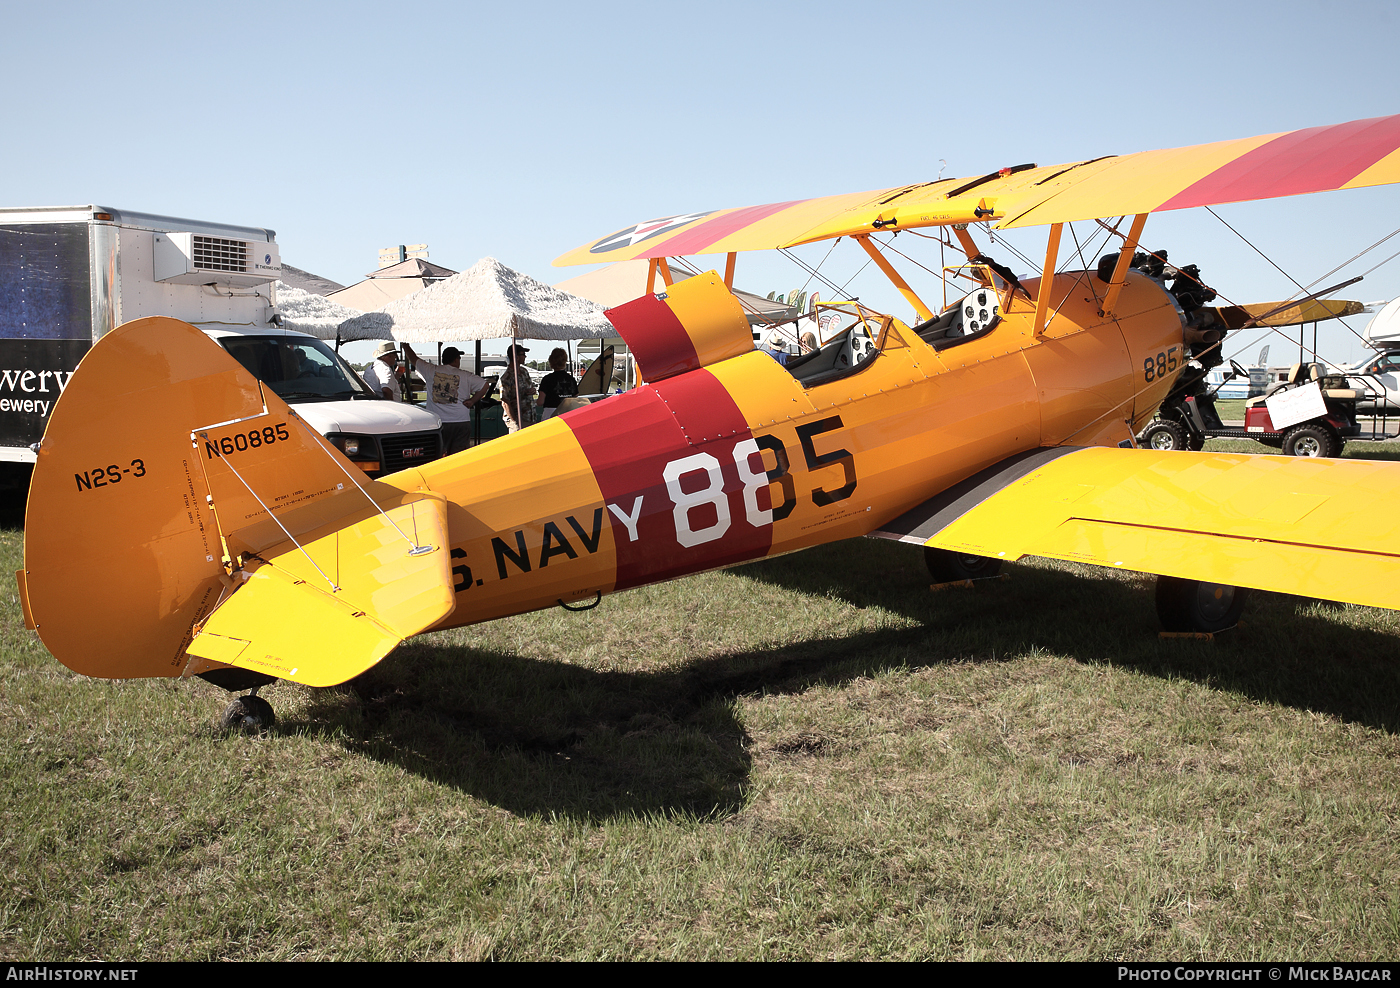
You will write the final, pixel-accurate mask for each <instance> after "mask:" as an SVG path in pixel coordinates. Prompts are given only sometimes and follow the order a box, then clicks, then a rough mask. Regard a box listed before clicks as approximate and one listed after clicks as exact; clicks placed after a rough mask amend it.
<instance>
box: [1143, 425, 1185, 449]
mask: <svg viewBox="0 0 1400 988" xmlns="http://www.w3.org/2000/svg"><path fill="white" fill-rule="evenodd" d="M1190 441H1191V440H1190V437H1188V436H1187V435H1186V427H1185V426H1183V425H1182V424H1181V423H1180V422H1173V421H1171V420H1169V419H1158V420H1157V421H1156V422H1153V423H1152V424H1151V425H1149V426H1148V427H1147V428H1146V429H1143V430H1142V435H1140V436H1138V445H1140V446H1145V447H1146V448H1148V449H1187V448H1188V447H1189V445H1190ZM1197 448H1199V447H1197Z"/></svg>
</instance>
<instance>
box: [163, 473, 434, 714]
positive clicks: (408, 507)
mask: <svg viewBox="0 0 1400 988" xmlns="http://www.w3.org/2000/svg"><path fill="white" fill-rule="evenodd" d="M264 558H265V560H266V561H265V562H263V563H261V564H258V563H256V562H254V563H251V564H250V565H249V566H248V567H247V568H246V570H245V572H246V573H247V574H248V575H247V579H246V581H245V582H244V583H243V585H242V586H240V587H239V588H238V589H237V590H235V591H234V592H233V594H232V595H231V596H230V597H229V598H228V599H227V600H225V601H224V602H223V603H221V604H220V605H219V606H218V607H217V608H216V609H215V610H214V613H213V614H212V615H210V617H209V619H208V620H207V621H205V622H204V625H203V627H202V628H201V629H200V631H199V632H198V633H197V634H196V635H195V636H194V639H193V640H192V641H191V642H190V645H189V649H188V651H189V653H190V654H191V655H196V656H199V657H201V658H204V659H210V660H212V661H215V662H222V663H224V664H226V665H234V666H239V667H240V668H243V669H251V670H253V671H255V672H261V673H266V674H268V675H270V676H275V677H277V678H279V679H290V680H292V681H293V682H298V683H302V684H305V685H307V686H333V685H335V684H336V683H343V682H345V681H346V680H347V679H353V678H354V677H355V676H358V675H359V674H360V673H362V672H364V671H365V670H366V669H368V668H369V667H370V666H372V665H374V664H375V663H376V662H378V661H379V660H380V659H382V658H383V657H384V656H385V655H388V654H389V652H390V651H392V650H393V648H394V647H395V646H396V645H398V644H399V642H401V641H403V639H405V638H408V637H409V636H411V635H416V634H417V633H418V632H420V631H423V630H424V629H426V628H430V627H432V626H433V625H434V624H436V623H437V622H438V621H440V620H441V619H442V618H443V617H445V616H446V615H447V614H449V613H450V612H451V611H452V608H453V592H452V579H451V571H450V567H449V566H448V559H449V555H448V542H447V508H446V504H445V502H443V501H442V500H440V499H437V498H422V499H420V500H415V501H411V502H409V503H406V504H402V505H399V506H398V507H394V508H390V509H388V510H387V511H386V512H385V513H384V514H380V513H378V512H375V513H374V514H371V515H370V516H369V517H367V518H365V519H364V520H363V521H360V522H357V523H354V524H351V525H348V526H346V527H344V528H341V529H339V530H336V531H333V532H331V533H330V534H328V535H324V536H322V537H321V538H318V539H315V540H314V541H311V542H305V543H303V544H302V545H301V546H300V547H298V546H296V545H294V544H292V543H290V542H288V543H284V544H283V545H282V546H280V547H279V548H278V551H276V552H270V553H268V554H267V555H266V556H265V557H264Z"/></svg>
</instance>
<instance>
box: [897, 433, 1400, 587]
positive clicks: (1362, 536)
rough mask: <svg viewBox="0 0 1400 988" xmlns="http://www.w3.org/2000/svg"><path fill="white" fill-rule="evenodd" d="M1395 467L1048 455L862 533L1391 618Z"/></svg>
mask: <svg viewBox="0 0 1400 988" xmlns="http://www.w3.org/2000/svg"><path fill="white" fill-rule="evenodd" d="M1397 505H1400V463H1395V462H1384V461H1372V460H1337V459H1310V458H1305V457H1288V456H1258V455H1250V454H1242V453H1188V452H1165V451H1159V450H1144V449H1116V448H1100V447H1086V448H1076V447H1056V448H1052V449H1040V450H1032V451H1029V452H1027V453H1023V454H1019V455H1017V456H1014V457H1011V458H1009V459H1007V460H1004V461H1003V462H1001V463H999V464H996V465H995V466H993V467H990V468H989V469H987V470H984V471H983V472H982V473H980V474H977V475H975V476H973V477H970V478H968V479H967V480H966V481H963V482H962V483H961V484H958V485H956V486H954V487H952V488H950V489H948V490H947V491H944V492H943V493H942V494H939V495H938V496H937V497H934V498H931V499H930V500H928V501H926V502H924V503H923V504H921V505H919V506H918V507H916V508H913V509H912V510H910V511H908V512H906V513H905V514H904V515H901V516H900V517H899V518H896V519H895V520H894V521H892V522H890V523H889V524H887V525H885V526H884V527H883V528H882V529H881V530H880V531H878V532H874V533H872V534H874V535H878V536H881V537H884V538H892V539H898V540H900V541H904V542H915V543H918V544H920V545H927V546H932V547H934V548H939V549H947V550H951V551H954V552H959V553H967V554H970V555H978V556H991V557H995V558H1003V559H1008V560H1015V559H1019V558H1021V557H1022V556H1048V557H1050V558H1053V559H1066V560H1071V561H1074V562H1084V563H1095V564H1098V565H1101V566H1114V567H1121V568H1123V569H1131V570H1139V571H1142V572H1147V573H1157V574H1161V575H1165V576H1175V577H1182V578H1185V579H1194V580H1204V581H1209V582H1212V583H1226V584H1233V585H1235V586H1241V587H1253V588H1256V589H1260V590H1272V591H1276V592H1279V593H1290V594H1299V595H1302V596H1309V597H1320V598H1324V599H1328V600H1339V601H1346V602H1348V603H1354V604H1365V605H1370V606H1375V607H1389V608H1400V580H1397V579H1396V577H1397V576H1398V575H1400V518H1397V517H1396V516H1395V515H1394V514H1393V513H1392V512H1391V510H1390V509H1392V508H1394V507H1396V506H1397Z"/></svg>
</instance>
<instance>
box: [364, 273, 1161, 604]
mask: <svg viewBox="0 0 1400 988" xmlns="http://www.w3.org/2000/svg"><path fill="white" fill-rule="evenodd" d="M1025 284H1026V288H1027V289H1028V290H1029V292H1030V294H1031V296H1032V297H1035V296H1036V295H1037V293H1038V291H1039V284H1038V281H1037V280H1028V281H1027V282H1026V283H1025ZM1052 290H1053V295H1052V309H1053V310H1054V311H1055V312H1056V315H1055V316H1054V318H1052V319H1051V320H1050V322H1049V323H1048V325H1047V326H1046V329H1045V331H1044V333H1043V334H1042V335H1041V337H1040V338H1039V339H1037V338H1035V337H1034V335H1033V333H1032V324H1033V311H1034V307H1033V305H1032V303H1030V302H1029V301H1027V300H1026V299H1025V298H1024V297H1020V296H1018V297H1017V299H1016V300H1015V302H1014V303H1013V304H1012V306H1011V307H1010V310H1009V311H1007V312H1005V313H1004V314H1003V317H1002V320H1001V322H1000V323H999V324H998V325H996V326H995V327H994V328H993V330H992V331H991V332H989V333H987V334H986V335H985V336H982V337H980V338H975V339H968V340H965V341H957V342H954V343H951V345H944V346H941V347H939V348H935V347H934V346H932V345H930V344H929V343H926V342H925V341H924V340H923V339H921V338H920V337H919V336H918V335H916V334H915V333H914V332H913V331H912V330H911V329H909V328H908V327H906V326H904V325H903V324H900V323H898V322H897V321H896V322H894V323H893V324H892V325H891V326H890V328H888V329H887V330H886V331H885V333H884V334H883V335H882V339H881V340H880V346H881V352H880V353H879V355H878V356H877V357H875V358H874V359H872V360H870V361H868V362H867V363H866V364H865V365H863V366H861V367H860V368H859V369H856V370H854V371H852V372H851V373H848V374H846V375H845V376H841V377H839V378H837V379H835V380H828V381H826V382H825V383H818V384H815V385H814V386H810V387H807V386H804V385H803V384H802V383H801V382H800V381H798V380H797V379H796V377H795V376H794V375H793V374H791V373H789V372H788V370H787V369H785V368H784V367H783V366H781V365H780V364H778V363H777V361H775V360H774V359H772V358H771V357H770V356H769V355H768V354H766V353H764V352H761V351H751V352H748V353H744V354H742V355H739V356H733V357H730V358H728V359H725V360H721V361H718V362H716V363H712V364H710V365H708V366H705V367H701V368H699V369H696V370H690V371H688V372H685V373H681V374H678V375H676V376H671V377H667V378H665V379H663V380H660V381H657V382H656V383H654V384H647V385H644V386H642V387H640V388H638V389H636V390H634V391H631V392H628V393H626V394H622V395H618V396H615V397H612V398H608V399H607V400H605V401H601V402H598V403H596V404H594V405H591V406H589V407H588V408H584V409H579V410H577V411H574V412H570V413H567V414H565V415H562V416H556V417H554V418H551V419H549V420H547V421H545V422H543V423H541V424H539V425H536V426H532V427H530V428H528V429H526V430H523V431H521V432H518V433H516V434H514V435H512V436H509V437H506V438H504V439H499V440H495V441H493V442H491V443H489V444H486V445H483V446H479V447H477V448H475V449H473V450H470V451H468V452H465V453H462V454H459V455H457V456H453V457H449V458H447V459H444V460H440V461H437V462H435V463H431V464H427V465H425V466H423V467H419V468H415V469H413V470H409V471H404V472H403V473H400V474H396V475H393V476H390V477H387V478H384V480H383V482H384V483H387V484H391V485H393V486H397V487H400V488H401V489H404V490H406V491H412V490H420V489H425V488H426V489H429V490H431V491H433V492H435V493H437V494H441V495H443V496H445V497H446V498H447V500H448V502H449V506H448V526H449V535H450V540H451V556H452V560H451V565H452V572H453V579H454V585H453V589H454V592H455V599H456V601H457V604H456V608H455V610H454V611H453V612H452V613H451V614H450V615H449V616H448V617H447V618H445V619H444V620H443V621H442V622H441V623H440V624H439V625H438V627H453V626H458V625H465V624H472V623H476V622H480V621H487V620H491V619H493V618H498V617H503V616H506V615H508V614H516V613H521V612H525V611H530V610H535V609H538V608H542V607H548V606H551V605H554V604H556V603H557V602H559V601H563V602H566V603H567V602H576V601H584V600H591V599H593V598H594V596H595V594H599V593H601V594H608V593H611V592H614V591H617V590H624V589H627V588H629V587H635V586H640V585H643V584H648V583H654V582H657V581H660V580H665V579H670V578H673V577H677V576H681V575H684V574H687V573H693V572H699V571H702V570H707V569H713V568H716V567H722V566H727V565H732V564H735V563H739V562H743V561H745V560H750V559H757V558H761V557H765V556H770V555H777V554H779V553H785V552H791V551H793V550H796V549H802V548H806V547H808V546H812V545H816V544H819V543H824V542H831V541H835V540H838V539H845V538H851V537H854V536H857V535H864V534H867V533H869V532H871V531H873V530H875V529H876V528H878V527H879V526H881V525H882V524H884V523H885V522H887V521H889V520H890V519H891V518H893V517H895V516H897V515H899V514H900V513H902V512H903V511H905V510H906V509H908V508H909V507H910V506H911V505H914V504H917V503H919V502H921V501H923V500H924V499H926V498H928V497H930V496H932V495H934V494H936V493H938V492H939V491H941V490H944V489H946V488H947V487H949V486H951V485H953V484H955V483H957V482H958V481H960V480H962V479H964V478H965V477H968V476H970V475H971V474H973V473H975V472H977V471H979V470H981V469H983V468H985V467H987V466H988V465H990V464H992V463H995V462H998V461H1000V460H1002V459H1004V458H1005V457H1007V456H1010V455H1012V454H1015V453H1018V452H1021V451H1024V450H1028V449H1033V448H1035V447H1038V446H1053V445H1076V446H1088V445H1116V444H1118V443H1120V442H1123V441H1125V440H1128V439H1129V438H1130V437H1131V436H1132V435H1134V434H1135V433H1136V432H1137V430H1138V429H1139V428H1140V427H1141V426H1142V425H1144V424H1145V422H1146V420H1147V419H1149V418H1150V417H1151V415H1152V413H1153V412H1154V411H1155V409H1156V408H1157V406H1158V405H1159V404H1160V402H1161V399H1162V397H1163V396H1164V394H1165V393H1166V391H1167V389H1168V387H1169V386H1170V384H1171V381H1172V380H1173V379H1174V378H1175V376H1176V372H1177V371H1178V369H1179V368H1180V366H1181V365H1182V362H1183V361H1184V359H1185V353H1184V348H1183V342H1182V336H1183V328H1182V320H1181V317H1180V310H1179V309H1178V308H1177V307H1176V306H1175V304H1174V302H1173V301H1172V299H1171V297H1170V296H1169V295H1168V294H1167V293H1166V292H1165V291H1163V290H1162V289H1161V288H1160V287H1159V286H1158V285H1157V284H1156V283H1154V282H1153V281H1151V280H1150V279H1148V278H1146V277H1144V276H1141V275H1139V274H1138V273H1137V272H1132V273H1130V276H1129V279H1128V282H1127V284H1126V285H1125V287H1124V289H1123V292H1122V294H1121V296H1120V298H1119V301H1118V304H1117V307H1116V310H1117V311H1116V318H1114V319H1108V320H1105V319H1104V318H1103V317H1101V316H1100V315H1099V314H1098V313H1099V310H1100V306H1101V305H1102V301H1101V300H1102V296H1103V292H1104V286H1103V284H1102V283H1100V282H1097V281H1096V280H1094V278H1093V276H1092V275H1091V274H1086V273H1083V272H1077V273H1075V272H1071V273H1066V274H1061V275H1058V276H1057V277H1056V279H1055V284H1054V286H1053V289H1052ZM644 370H645V367H644Z"/></svg>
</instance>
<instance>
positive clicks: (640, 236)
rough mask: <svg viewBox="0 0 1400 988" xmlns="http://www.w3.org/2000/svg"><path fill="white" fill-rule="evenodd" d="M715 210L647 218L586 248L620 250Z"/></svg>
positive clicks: (601, 252)
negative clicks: (643, 221) (653, 218)
mask: <svg viewBox="0 0 1400 988" xmlns="http://www.w3.org/2000/svg"><path fill="white" fill-rule="evenodd" d="M713 212H715V210H713V209H707V210H705V211H704V212H703V213H683V214H681V215H680V216H663V217H661V219H658V220H647V221H646V222H645V223H638V224H637V225H635V226H629V227H628V228H627V229H625V230H618V231H617V232H616V233H614V234H612V235H611V236H607V237H604V238H603V239H602V240H600V241H598V242H597V243H596V244H594V245H593V246H592V247H590V248H588V253H590V254H606V253H607V252H608V251H612V250H621V249H622V248H623V247H631V246H632V245H633V244H639V243H641V242H642V241H643V240H650V239H651V238H652V237H659V236H661V234H663V233H669V232H670V231H672V230H674V229H676V228H677V227H682V226H685V225H686V224H687V223H694V222H695V221H696V220H698V219H701V218H702V217H705V216H709V215H710V214H711V213H713Z"/></svg>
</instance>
